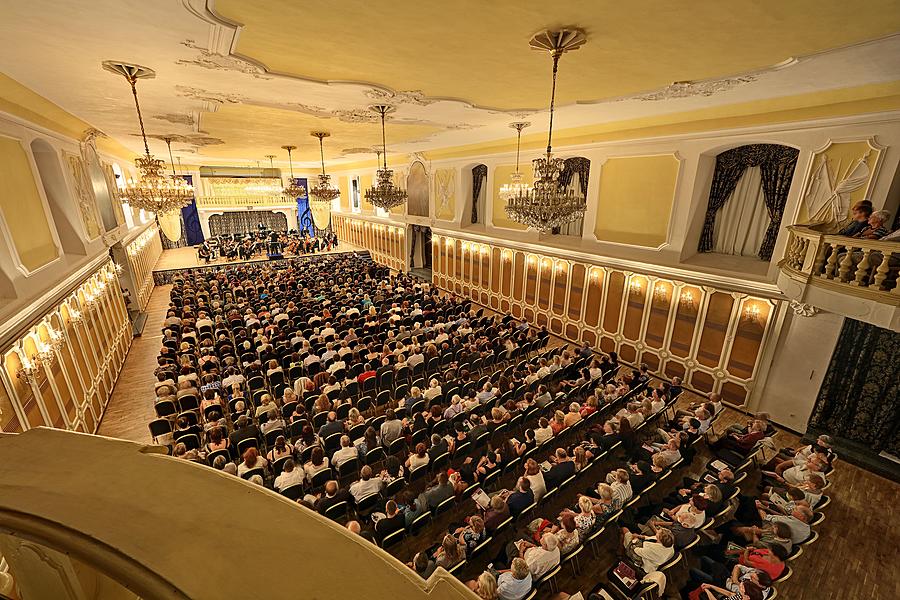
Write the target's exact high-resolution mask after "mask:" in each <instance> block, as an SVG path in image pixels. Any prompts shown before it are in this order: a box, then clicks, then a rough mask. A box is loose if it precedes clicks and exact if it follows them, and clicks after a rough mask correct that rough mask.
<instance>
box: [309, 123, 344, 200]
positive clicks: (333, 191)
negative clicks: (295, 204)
mask: <svg viewBox="0 0 900 600" xmlns="http://www.w3.org/2000/svg"><path fill="white" fill-rule="evenodd" d="M310 135H311V136H313V137H315V138H319V155H320V156H321V158H322V172H321V173H319V183H317V184H316V185H314V186H313V187H311V188H310V189H309V197H310V199H312V200H313V201H314V202H321V203H322V204H327V203H330V202H331V201H332V200H334V199H335V198H337V197H338V196H340V195H341V192H340V190H338V189H337V188H335V187H334V186H333V185H331V175H326V174H325V145H324V143H323V142H322V140H324V139H325V138H327V137H329V136H330V135H331V134H330V133H328V132H327V131H313V132H312V133H310Z"/></svg>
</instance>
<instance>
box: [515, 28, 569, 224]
mask: <svg viewBox="0 0 900 600" xmlns="http://www.w3.org/2000/svg"><path fill="white" fill-rule="evenodd" d="M586 41H587V38H586V37H585V35H584V32H582V31H580V30H578V29H561V30H559V31H543V32H541V33H538V34H536V35H535V36H534V37H533V38H531V41H530V42H529V45H530V46H531V48H532V49H534V50H544V51H547V52H549V53H550V57H551V58H552V59H553V88H552V91H551V94H550V128H549V130H548V133H547V155H546V156H545V157H543V158H538V159H535V160H534V161H532V164H533V165H534V183H533V184H532V187H531V188H530V189H528V190H527V191H526V190H520V192H519V193H518V194H516V195H514V196H512V197H511V198H510V199H509V200H507V204H506V214H507V215H508V216H509V218H510V219H512V220H513V221H516V222H518V223H521V224H523V225H527V226H528V227H532V228H534V229H537V230H538V231H540V232H541V233H551V232H552V231H553V229H555V228H557V227H560V226H562V225H565V224H566V223H569V222H571V221H576V220H578V219H580V218H583V217H584V212H585V209H586V208H587V205H586V199H585V197H584V196H583V195H582V194H581V192H580V190H576V189H567V188H566V186H563V185H561V184H560V182H559V176H560V174H561V173H562V170H563V167H564V166H565V165H564V161H563V159H561V158H554V157H553V151H552V150H553V111H554V108H555V104H556V74H557V71H558V67H559V59H560V57H561V56H562V55H563V54H565V53H566V52H569V51H572V50H577V49H578V48H580V47H581V46H583V45H584V43H585V42H586ZM576 187H577V186H576Z"/></svg>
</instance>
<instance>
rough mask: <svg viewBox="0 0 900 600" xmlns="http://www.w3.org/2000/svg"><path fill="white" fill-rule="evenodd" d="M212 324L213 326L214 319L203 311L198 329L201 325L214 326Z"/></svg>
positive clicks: (198, 320)
mask: <svg viewBox="0 0 900 600" xmlns="http://www.w3.org/2000/svg"><path fill="white" fill-rule="evenodd" d="M212 326H213V322H212V320H211V319H210V318H209V317H208V316H207V315H206V313H205V312H201V313H200V317H199V318H198V319H197V329H198V330H199V329H200V328H201V327H210V328H212Z"/></svg>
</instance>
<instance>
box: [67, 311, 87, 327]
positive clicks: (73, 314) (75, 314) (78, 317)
mask: <svg viewBox="0 0 900 600" xmlns="http://www.w3.org/2000/svg"><path fill="white" fill-rule="evenodd" d="M83 318H84V317H83V316H82V314H81V311H80V310H78V309H75V308H70V309H69V323H71V324H72V325H78V324H79V323H81V321H82V319H83Z"/></svg>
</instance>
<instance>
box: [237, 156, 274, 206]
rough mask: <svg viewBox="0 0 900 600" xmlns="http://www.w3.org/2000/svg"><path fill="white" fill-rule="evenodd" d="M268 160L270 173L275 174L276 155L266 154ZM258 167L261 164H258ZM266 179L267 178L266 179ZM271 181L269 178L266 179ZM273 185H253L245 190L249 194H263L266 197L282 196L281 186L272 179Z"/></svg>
mask: <svg viewBox="0 0 900 600" xmlns="http://www.w3.org/2000/svg"><path fill="white" fill-rule="evenodd" d="M266 158H268V159H269V171H270V172H273V171H274V170H275V163H274V160H275V155H274V154H266ZM256 164H257V167H258V166H259V163H256ZM264 178H265V177H264ZM266 179H269V178H266ZM271 181H272V182H273V183H252V184H250V185H248V186H245V187H244V189H245V190H247V191H248V192H252V193H254V194H262V195H264V196H278V195H280V194H281V186H280V185H278V183H275V178H271Z"/></svg>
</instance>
